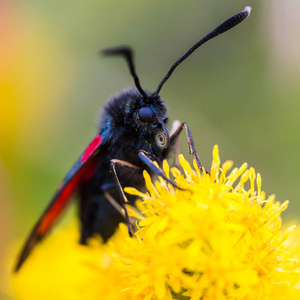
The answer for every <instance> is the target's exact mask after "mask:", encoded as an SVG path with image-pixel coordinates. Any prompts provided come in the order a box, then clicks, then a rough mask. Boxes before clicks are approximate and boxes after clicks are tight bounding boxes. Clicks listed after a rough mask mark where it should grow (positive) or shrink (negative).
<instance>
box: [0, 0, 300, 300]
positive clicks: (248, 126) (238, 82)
mask: <svg viewBox="0 0 300 300" xmlns="http://www.w3.org/2000/svg"><path fill="white" fill-rule="evenodd" d="M0 4H1V9H0V143H1V147H0V266H1V265H2V266H3V264H4V262H1V260H2V259H4V257H6V254H7V251H8V250H7V249H10V250H9V251H10V253H11V252H14V251H15V252H16V253H17V252H18V250H19V249H18V248H13V247H11V245H12V244H14V243H15V241H18V240H20V241H22V240H23V239H24V238H25V236H26V235H27V234H28V232H29V230H30V229H31V226H32V225H33V223H34V222H35V221H36V219H37V217H38V216H39V215H40V213H41V212H42V210H43V209H44V208H45V206H46V204H47V203H48V201H49V199H50V198H51V196H52V193H53V192H54V191H55V189H56V187H57V186H58V184H59V182H60V180H61V179H62V178H63V176H64V175H65V174H66V172H67V171H68V169H69V168H70V166H71V165H72V164H73V162H74V161H75V160H76V159H77V157H78V156H79V155H80V154H81V152H82V151H83V150H84V148H85V147H86V146H87V145H88V143H89V142H90V140H91V139H92V138H93V136H94V135H95V133H96V121H97V116H98V112H100V110H101V107H102V105H103V104H104V103H105V102H106V101H107V100H108V99H109V98H110V96H112V95H113V94H115V93H117V92H119V91H121V90H122V89H124V88H126V87H128V86H132V85H133V82H132V78H131V77H130V75H129V72H128V69H127V67H126V64H125V63H124V61H123V60H121V59H116V58H115V59H112V58H100V57H99V56H98V54H97V53H98V51H99V50H100V49H102V48H106V47H110V46H116V45H124V44H126V45H130V46H132V47H133V48H134V50H135V54H136V55H135V61H136V66H137V71H138V74H139V77H140V80H141V83H142V86H143V87H144V88H146V89H149V90H154V89H156V87H157V85H158V83H159V82H160V80H161V79H162V78H163V76H164V75H165V74H166V72H167V71H168V69H169V67H170V66H171V64H172V63H173V62H174V61H175V60H176V59H177V58H179V56H181V55H182V54H183V53H184V52H185V51H186V50H187V49H188V48H189V47H190V46H192V45H193V44H194V43H195V42H196V41H197V40H198V39H200V38H201V37H202V36H204V35H205V34H206V33H208V32H209V31H210V30H212V29H213V28H214V27H215V26H217V25H218V24H219V23H220V22H222V21H224V20H225V19H227V18H228V17H230V16H231V15H233V14H234V13H236V12H238V11H240V10H241V9H242V8H243V7H244V6H246V5H250V6H252V13H251V17H250V18H249V19H248V20H247V21H246V22H244V23H243V24H241V25H239V26H238V27H237V28H235V29H233V30H231V31H230V32H228V33H226V34H224V35H222V36H220V37H218V38H216V39H214V40H212V41H210V42H209V43H208V44H206V45H205V46H203V47H201V48H200V49H199V50H198V51H197V52H196V53H194V54H193V55H192V56H191V57H190V58H189V59H188V60H187V61H186V62H185V63H184V64H182V65H181V66H180V67H179V68H178V69H177V70H176V71H175V73H174V74H173V76H172V78H171V79H170V80H169V81H168V82H167V83H166V84H165V86H164V88H163V89H162V91H161V96H162V97H163V98H164V99H165V100H166V102H167V105H168V107H169V114H170V119H171V120H175V119H179V120H181V121H183V120H184V121H186V122H187V123H188V124H189V126H190V128H191V131H192V133H193V135H194V139H195V142H196V145H197V150H198V153H199V156H200V159H201V161H202V163H203V165H204V166H206V167H209V166H210V163H211V151H212V148H213V145H214V144H218V145H219V147H220V154H221V159H222V161H223V162H224V161H225V160H227V159H232V160H234V162H235V165H236V166H239V165H241V164H242V163H243V162H245V161H246V162H248V163H249V165H250V166H253V167H254V168H255V169H256V171H258V172H260V173H261V174H262V178H263V189H264V190H265V191H266V193H267V194H273V193H275V194H276V195H277V199H278V200H279V201H284V200H286V199H289V200H290V201H291V204H290V207H289V209H288V211H287V212H286V213H285V218H286V219H295V218H300V213H299V207H300V193H299V183H300V171H299V161H300V159H299V152H300V134H299V131H300V118H299V115H300V101H299V100H300V85H299V78H300V24H299V18H298V15H299V11H300V2H299V1H298V0H270V1H267V0H265V1H263V0H259V1H256V0H247V1H244V0H240V1H236V0H227V1H224V0H210V1H209V0H198V1H195V0H185V1H178V0H163V1H162V0H151V1H150V0H148V1H146V0H140V1H133V0H127V1H123V0H114V1H101V0H97V1H96V0H91V1H76V0H75V1H74V0H72V1H71V0H52V1H37V0H26V1H5V0H0ZM182 145H186V138H185V137H184V135H183V137H182ZM183 149H184V151H185V152H184V153H187V151H186V147H185V146H184V147H183ZM0 299H12V298H11V297H10V296H8V295H7V294H6V293H5V291H0Z"/></svg>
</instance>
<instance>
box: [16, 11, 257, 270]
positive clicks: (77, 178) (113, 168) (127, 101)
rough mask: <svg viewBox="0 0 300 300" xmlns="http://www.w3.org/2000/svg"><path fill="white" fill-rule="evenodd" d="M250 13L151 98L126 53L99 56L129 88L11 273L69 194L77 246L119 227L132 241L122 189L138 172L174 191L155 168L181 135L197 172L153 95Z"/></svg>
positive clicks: (107, 110) (229, 24) (108, 111)
mask: <svg viewBox="0 0 300 300" xmlns="http://www.w3.org/2000/svg"><path fill="white" fill-rule="evenodd" d="M250 11H251V8H250V7H245V8H244V9H243V10H242V11H241V12H239V13H237V14H235V15H234V16H232V17H231V18H229V19H227V20H226V21H224V22H223V23H222V24H220V25H219V26H217V27H216V28H215V29H214V30H212V31H211V32H210V33H208V34H207V35H205V36H204V37H203V38H202V39H200V40H199V41H198V42H197V43H196V44H194V45H193V46H192V47H191V48H190V49H189V50H188V51H187V52H186V53H185V54H184V55H183V56H181V57H180V58H179V59H178V60H177V61H176V62H175V63H174V64H173V65H172V66H171V68H170V69H169V71H168V73H167V74H166V76H165V77H164V78H163V79H162V81H161V82H160V83H159V85H158V87H157V89H156V91H155V92H150V91H147V90H144V89H143V88H142V86H141V84H140V81H139V78H138V76H137V74H136V71H135V67H134V63H133V52H132V50H131V49H130V48H129V47H118V48H109V49H105V50H103V51H101V53H102V54H103V55H109V56H121V57H123V58H124V59H125V60H126V62H127V64H128V67H129V70H130V73H131V76H132V77H133V79H134V83H135V88H130V89H127V90H124V91H123V92H121V93H120V94H118V95H116V96H114V97H112V98H111V99H110V100H109V101H108V103H107V104H106V105H105V106H104V108H103V112H102V115H101V118H100V123H99V130H98V133H97V135H96V136H95V138H94V139H93V140H92V142H91V143H90V144H89V146H88V147H87V148H86V149H85V150H84V152H83V153H82V154H81V156H80V157H79V159H78V160H77V161H76V162H75V164H74V165H73V166H72V168H71V169H70V171H69V172H68V173H67V175H66V176H65V178H64V179H63V181H62V182H61V184H60V185H59V187H58V189H57V190H56V192H55V194H54V196H53V197H52V199H51V201H50V203H49V204H48V206H47V208H46V209H45V211H44V212H43V214H42V215H41V217H40V218H39V219H38V221H37V222H36V224H35V226H34V227H33V229H32V231H31V233H30V234H29V237H28V238H27V240H26V241H25V244H24V246H23V248H22V250H21V252H20V255H19V257H18V260H17V264H16V266H15V271H18V270H19V269H20V268H21V266H22V265H23V263H24V261H25V260H26V258H27V257H28V256H29V254H30V253H31V251H32V250H33V248H34V247H35V246H36V245H37V244H38V243H39V242H40V241H41V240H42V239H43V238H44V237H45V236H46V235H47V233H49V231H50V229H51V228H52V227H53V226H54V224H55V223H56V222H57V221H58V219H59V217H60V216H61V215H62V213H63V211H64V210H65V208H66V207H67V205H68V204H69V203H70V201H71V199H72V196H73V194H75V193H77V194H78V196H79V219H80V243H82V244H85V243H86V241H87V239H88V238H89V237H91V236H93V235H94V234H100V235H101V236H102V238H103V241H104V242H106V241H107V240H108V239H109V238H110V237H111V236H112V235H113V234H114V232H115V230H116V228H117V227H118V224H119V223H120V222H125V223H126V224H127V226H128V232H129V235H130V236H133V228H132V225H131V222H130V218H129V216H128V211H127V207H126V204H127V203H130V204H131V205H134V202H135V200H136V198H135V197H134V196H128V197H126V195H125V193H124V191H123V188H124V187H126V186H131V187H136V188H137V189H139V190H142V189H143V187H144V178H143V176H142V172H143V170H147V171H148V172H149V173H150V175H152V176H154V175H159V176H161V177H163V178H164V179H165V180H167V181H168V182H169V183H170V184H172V185H173V186H174V187H176V188H180V187H178V186H177V184H176V183H175V182H173V181H172V180H169V179H168V178H166V176H165V175H164V173H163V171H162V169H161V165H162V162H163V160H164V159H165V158H167V157H168V156H169V154H170V153H171V152H172V151H174V146H175V144H176V141H177V140H178V137H179V135H180V133H181V132H182V131H185V132H186V135H187V142H188V147H189V152H190V154H192V155H193V157H194V159H195V161H196V164H197V166H198V168H199V169H200V170H201V169H202V165H201V163H200V160H199V158H198V155H197V152H196V148H195V144H194V141H193V137H192V134H191V132H190V129H189V127H188V125H187V124H186V123H185V122H183V123H181V124H179V125H178V126H177V128H175V130H174V131H173V132H172V134H170V133H169V131H168V129H167V124H168V115H167V108H166V105H165V103H164V101H163V100H162V98H161V97H160V95H159V93H160V91H161V88H162V87H163V85H164V84H165V82H166V81H167V80H168V79H169V77H170V76H171V75H172V73H173V72H174V70H175V69H176V68H177V67H178V66H179V65H180V64H181V63H182V62H183V61H184V60H185V59H186V58H188V57H189V56H190V55H191V54H192V53H193V52H194V51H195V50H196V49H198V48H199V47H200V46H201V45H203V44H204V43H206V42H207V41H209V40H210V39H212V38H214V37H216V36H218V35H220V34H222V33H224V32H226V31H228V30H229V29H231V28H233V27H235V26H236V25H238V24H240V23H241V22H242V21H243V20H245V19H246V18H247V17H248V16H249V14H250ZM155 162H156V163H157V164H156V163H155Z"/></svg>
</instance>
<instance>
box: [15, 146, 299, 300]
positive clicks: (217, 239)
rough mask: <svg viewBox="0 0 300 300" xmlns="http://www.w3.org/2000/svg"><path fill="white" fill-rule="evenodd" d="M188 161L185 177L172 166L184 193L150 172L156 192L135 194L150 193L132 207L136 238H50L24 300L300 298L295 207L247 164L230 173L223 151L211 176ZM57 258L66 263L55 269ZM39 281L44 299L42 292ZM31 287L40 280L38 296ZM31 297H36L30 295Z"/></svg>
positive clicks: (27, 274)
mask: <svg viewBox="0 0 300 300" xmlns="http://www.w3.org/2000/svg"><path fill="white" fill-rule="evenodd" d="M179 158H180V163H181V167H182V169H183V173H181V172H180V171H179V170H178V169H176V168H172V169H171V170H169V166H168V165H167V163H166V162H164V165H163V168H164V171H165V173H166V176H167V177H169V176H170V173H171V174H172V176H173V177H174V178H175V181H176V182H177V184H178V186H179V187H180V189H176V188H174V187H172V186H171V185H170V184H169V183H168V182H166V181H165V180H163V179H162V178H159V181H156V182H154V183H153V182H152V181H151V178H150V176H149V175H148V174H147V173H146V172H144V177H145V182H146V187H147V190H148V191H147V193H145V194H143V193H141V192H139V191H137V190H136V189H134V188H126V189H125V191H126V192H127V193H130V194H135V195H138V196H139V197H141V201H140V202H138V203H137V209H135V208H131V210H130V211H131V215H132V216H133V217H135V218H136V219H137V228H138V229H137V231H136V233H135V237H134V238H129V237H128V233H127V228H126V226H125V225H123V224H122V226H120V228H119V230H118V232H117V233H116V234H115V235H114V236H113V237H112V238H111V239H110V241H109V242H108V243H107V244H102V243H100V242H97V240H96V239H93V240H92V241H91V244H90V247H83V246H78V245H76V244H75V242H70V239H71V236H73V235H72V234H69V233H68V231H67V230H65V231H64V232H62V233H60V234H59V235H58V236H57V237H53V238H52V239H49V240H48V241H45V242H44V244H43V245H42V246H41V247H40V251H39V257H38V255H37V254H35V255H33V257H32V258H31V260H28V263H27V265H26V266H24V270H21V272H20V274H18V275H17V276H16V278H15V286H16V291H17V292H20V291H22V293H21V294H22V295H21V296H20V297H19V299H38V298H41V297H42V298H43V299H54V296H53V295H55V298H56V299H57V300H58V299H67V298H70V290H71V289H72V297H71V298H72V299H192V300H193V299H218V300H219V299H220V300H222V299H245V300H246V299H296V298H299V296H300V291H299V290H298V289H297V288H295V285H296V284H297V283H298V282H299V281H300V276H299V273H298V272H297V271H298V267H299V261H298V259H297V258H298V257H297V253H300V251H299V243H297V245H296V244H295V240H294V241H293V242H291V241H289V242H286V240H287V238H288V237H289V236H290V234H291V233H292V231H293V230H294V228H295V226H290V227H289V228H286V229H285V230H282V228H281V227H282V226H281V218H280V215H281V212H282V211H284V210H285V209H286V208H287V206H288V202H287V201H286V202H284V203H283V204H280V203H279V202H276V201H275V197H274V196H270V197H268V198H266V196H265V193H264V192H263V191H262V190H261V176H260V174H256V173H255V171H254V169H253V168H250V169H247V165H246V164H243V165H242V166H241V167H240V168H235V169H233V170H232V171H231V172H229V170H230V169H231V167H232V162H225V163H224V164H223V165H222V166H221V167H220V159H219V154H218V148H217V147H215V148H214V151H213V162H212V166H211V170H210V174H208V173H206V172H205V170H199V169H198V168H197V166H194V168H192V167H191V166H190V165H189V163H188V162H187V161H186V160H185V159H184V158H183V156H180V157H179ZM71 231H72V232H74V230H71ZM75 240H76V238H74V237H73V239H72V241H75ZM290 240H291V239H290ZM58 241H59V245H60V246H59V248H57V242H58ZM47 244H48V245H47ZM51 245H52V246H53V247H54V248H55V247H56V249H61V247H62V246H66V248H65V249H66V250H62V251H61V252H62V253H64V255H63V257H62V258H61V259H60V258H59V257H57V252H56V253H55V254H52V253H51V251H50V253H49V251H47V249H51ZM43 247H44V250H43V249H42V248H43ZM56 251H57V250H56ZM36 252H37V251H36ZM48 255H50V256H52V258H53V257H55V259H56V261H57V265H55V262H54V261H53V262H52V263H51V264H49V265H47V264H46V262H47V261H48V262H49V261H51V258H50V259H49V258H47V257H48ZM41 256H43V257H44V258H43V260H45V262H43V260H42V258H41ZM43 272H44V276H45V275H47V277H46V278H47V280H46V282H45V284H44V287H42V288H41V286H42V285H43V284H42V283H43V276H42V275H41V274H42V273H43ZM57 274H63V276H58V275H57ZM36 276H38V277H39V278H38V279H39V281H38V288H39V289H41V290H42V291H40V296H39V295H38V294H34V296H32V295H33V294H32V293H35V292H36V291H34V285H36ZM49 276H50V277H51V276H52V278H51V279H50V278H49ZM56 277H59V282H57V281H55V279H56ZM65 281H66V282H67V283H69V284H70V286H69V285H68V286H67V289H66V288H64V286H66V284H65ZM28 282H34V284H33V283H32V284H31V286H32V290H31V291H30V292H28V286H30V283H29V284H28ZM72 284H73V288H72ZM26 291H27V294H30V296H31V298H29V297H28V298H26V297H25V296H23V295H26ZM53 293H54V294H53ZM41 295H43V296H41ZM45 295H46V298H45ZM47 295H49V298H47ZM76 295H77V296H76Z"/></svg>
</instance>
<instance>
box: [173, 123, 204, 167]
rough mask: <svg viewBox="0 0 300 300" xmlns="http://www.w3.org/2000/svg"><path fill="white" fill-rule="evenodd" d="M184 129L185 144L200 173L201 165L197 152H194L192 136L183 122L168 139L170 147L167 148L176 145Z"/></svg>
mask: <svg viewBox="0 0 300 300" xmlns="http://www.w3.org/2000/svg"><path fill="white" fill-rule="evenodd" d="M183 128H184V129H185V132H186V135H187V142H188V147H189V153H190V154H192V155H193V157H194V159H195V161H196V164H197V166H198V168H199V170H200V171H201V170H202V164H201V162H200V160H199V157H198V155H197V152H196V147H195V143H194V140H193V136H192V133H191V131H190V129H189V127H188V125H187V124H186V123H185V122H182V123H181V124H180V126H179V127H178V128H177V130H176V131H175V132H174V133H173V134H172V135H171V137H170V145H169V147H172V146H174V145H176V141H177V139H178V137H179V135H180V133H181V131H182V129H183Z"/></svg>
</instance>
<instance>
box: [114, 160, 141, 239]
mask: <svg viewBox="0 0 300 300" xmlns="http://www.w3.org/2000/svg"><path fill="white" fill-rule="evenodd" d="M116 166H119V167H122V168H124V169H127V170H131V171H139V170H141V168H139V167H137V166H135V165H133V164H131V163H129V162H126V161H124V160H119V159H112V160H111V161H110V169H111V171H112V173H113V176H114V179H115V183H116V186H117V189H118V191H119V193H120V195H121V198H122V199H123V203H122V207H123V209H124V212H125V220H126V224H127V227H128V233H129V235H130V237H133V232H132V226H131V222H130V219H129V215H128V210H127V207H126V204H127V203H128V202H129V201H128V200H127V197H126V195H125V193H124V191H123V188H122V186H121V183H120V180H119V177H118V174H117V171H116ZM108 200H109V201H110V199H108Z"/></svg>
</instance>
